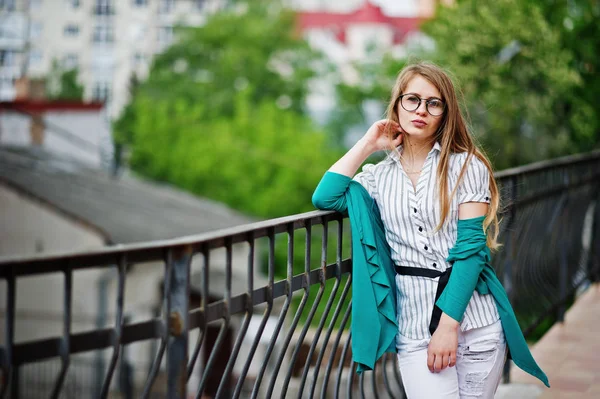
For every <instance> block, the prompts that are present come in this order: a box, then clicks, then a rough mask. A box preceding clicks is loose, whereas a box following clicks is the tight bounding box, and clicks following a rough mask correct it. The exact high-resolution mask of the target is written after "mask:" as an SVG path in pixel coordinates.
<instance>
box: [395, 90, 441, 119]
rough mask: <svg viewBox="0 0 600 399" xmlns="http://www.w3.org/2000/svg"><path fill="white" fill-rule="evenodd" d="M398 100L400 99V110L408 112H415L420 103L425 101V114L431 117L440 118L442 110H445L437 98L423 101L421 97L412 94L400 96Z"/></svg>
mask: <svg viewBox="0 0 600 399" xmlns="http://www.w3.org/2000/svg"><path fill="white" fill-rule="evenodd" d="M398 98H399V99H400V104H402V108H404V109H405V110H407V111H408V112H414V111H416V110H417V109H418V108H419V107H420V106H421V101H425V109H427V112H429V114H430V115H431V116H440V115H441V114H443V113H444V109H446V104H444V102H443V101H442V100H440V99H439V98H431V99H429V100H423V99H422V98H421V97H419V96H417V95H416V94H412V93H407V94H402V95H401V96H400V97H398Z"/></svg>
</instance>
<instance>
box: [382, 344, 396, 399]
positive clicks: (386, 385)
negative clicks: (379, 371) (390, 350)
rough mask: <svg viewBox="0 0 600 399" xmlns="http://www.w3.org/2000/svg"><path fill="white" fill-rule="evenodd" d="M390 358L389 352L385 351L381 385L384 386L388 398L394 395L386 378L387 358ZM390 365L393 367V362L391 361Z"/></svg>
mask: <svg viewBox="0 0 600 399" xmlns="http://www.w3.org/2000/svg"><path fill="white" fill-rule="evenodd" d="M389 359H390V356H389V354H387V353H385V354H384V355H383V386H384V387H385V390H386V392H387V393H388V395H389V396H390V398H393V397H394V393H393V392H392V387H391V385H390V381H389V380H388V375H387V373H388V360H389ZM392 367H395V362H394V361H392Z"/></svg>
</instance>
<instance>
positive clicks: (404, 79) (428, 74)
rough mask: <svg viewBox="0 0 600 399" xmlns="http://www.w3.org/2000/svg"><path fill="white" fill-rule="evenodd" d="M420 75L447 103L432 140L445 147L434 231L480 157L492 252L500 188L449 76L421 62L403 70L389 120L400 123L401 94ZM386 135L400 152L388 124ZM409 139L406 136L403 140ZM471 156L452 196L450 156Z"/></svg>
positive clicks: (495, 233)
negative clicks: (485, 175)
mask: <svg viewBox="0 0 600 399" xmlns="http://www.w3.org/2000/svg"><path fill="white" fill-rule="evenodd" d="M417 75H420V76H422V77H423V78H425V79H427V80H428V81H429V82H431V84H433V85H434V86H435V87H436V88H437V89H438V90H439V92H440V94H441V96H442V100H443V101H444V103H445V104H446V108H445V111H444V114H443V115H442V121H441V123H440V126H439V128H438V130H437V132H436V133H435V135H434V137H433V139H434V140H435V141H438V142H439V143H440V145H441V147H442V149H441V157H440V162H439V165H438V168H437V181H438V182H439V202H440V222H439V224H438V225H437V227H436V229H435V231H439V230H440V229H441V228H442V226H443V225H444V223H445V221H446V219H447V217H448V214H449V212H450V204H451V201H452V198H454V196H455V195H456V191H457V188H458V186H459V184H460V182H461V181H462V179H463V176H464V174H465V171H466V170H467V166H468V165H469V163H470V162H471V159H472V157H474V156H475V157H477V158H479V159H480V160H481V161H482V162H483V163H484V164H485V166H486V167H487V169H488V171H489V174H490V192H491V197H492V198H491V203H490V206H489V207H488V212H487V214H486V216H485V220H484V222H483V228H484V230H485V232H486V235H487V245H488V247H489V248H490V249H491V250H496V249H497V248H498V247H499V243H498V233H499V222H498V208H499V205H500V195H499V192H498V185H497V184H496V181H495V180H494V175H493V170H492V165H491V163H490V161H489V160H488V158H487V157H486V156H485V154H484V153H483V151H482V150H481V149H480V148H478V146H477V145H476V143H475V141H474V140H473V137H472V136H471V134H470V133H469V129H468V128H467V123H466V118H465V116H464V115H463V112H462V111H461V109H460V106H459V102H458V96H457V90H456V89H455V87H454V84H453V83H452V80H451V79H450V76H449V74H448V73H447V72H446V71H444V70H443V69H442V68H440V67H439V66H437V65H435V64H433V63H430V62H418V63H413V64H409V65H407V66H406V67H405V68H403V69H402V71H400V73H399V74H398V77H397V79H396V83H395V84H394V87H393V89H392V96H391V99H390V102H389V105H388V108H387V118H388V119H392V120H394V121H396V122H398V123H400V119H399V117H398V101H399V97H400V95H402V93H403V91H404V90H405V89H406V87H407V86H408V83H409V82H410V80H411V79H412V78H413V77H415V76H417ZM386 133H387V136H388V138H389V139H390V150H391V151H397V149H396V148H394V147H393V145H392V143H391V142H392V139H393V138H394V137H395V136H396V135H397V132H396V131H394V130H393V128H392V127H391V126H390V125H389V124H388V125H387V132H386ZM403 140H406V136H405V137H404V138H403ZM463 152H466V153H468V155H467V158H466V161H465V163H464V165H463V166H462V169H461V171H460V174H459V176H458V180H457V183H456V185H455V186H454V189H453V190H452V192H451V193H448V181H449V179H448V172H449V169H450V165H449V162H450V155H451V154H453V153H463Z"/></svg>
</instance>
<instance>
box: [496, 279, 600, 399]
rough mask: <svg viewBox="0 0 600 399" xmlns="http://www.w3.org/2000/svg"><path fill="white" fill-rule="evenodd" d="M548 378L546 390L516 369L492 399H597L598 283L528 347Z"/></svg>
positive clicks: (599, 373)
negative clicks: (562, 320) (559, 320)
mask: <svg viewBox="0 0 600 399" xmlns="http://www.w3.org/2000/svg"><path fill="white" fill-rule="evenodd" d="M531 352H532V354H533V357H534V358H535V359H536V361H537V362H538V364H539V365H540V367H541V368H542V370H544V372H546V374H547V375H548V379H549V380H550V386H551V387H550V389H548V388H546V387H545V386H544V385H543V384H542V383H541V382H539V381H538V380H537V379H535V378H534V377H531V376H530V375H529V374H526V373H525V372H523V371H521V370H520V369H518V368H517V367H514V365H513V367H512V368H511V383H510V384H507V385H500V387H499V388H498V392H497V394H496V399H498V398H500V399H508V398H511V399H512V398H515V399H556V398H561V399H562V398H565V399H571V398H573V399H574V398H577V399H592V398H593V399H598V398H600V284H594V285H591V286H590V287H589V288H588V289H587V290H586V291H584V292H583V293H582V294H581V295H580V296H579V297H578V298H577V300H576V301H575V303H574V304H573V305H572V306H571V308H570V309H569V310H568V311H567V313H566V315H565V321H564V323H557V324H555V325H554V326H553V327H552V328H551V329H550V330H549V331H548V332H547V333H546V334H545V335H544V336H543V337H542V338H541V339H540V340H539V341H538V342H537V343H535V344H534V345H533V346H532V347H531Z"/></svg>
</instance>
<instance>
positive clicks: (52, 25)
mask: <svg viewBox="0 0 600 399" xmlns="http://www.w3.org/2000/svg"><path fill="white" fill-rule="evenodd" d="M224 2H225V1H224V0H0V101H10V100H14V99H15V97H16V96H17V88H16V83H17V81H18V79H19V78H20V77H22V76H27V77H29V78H36V77H43V76H46V75H47V74H48V73H49V71H50V68H51V66H52V62H53V61H54V60H56V61H58V62H59V64H60V65H61V66H63V67H64V68H66V69H69V68H73V67H77V68H78V69H79V80H80V83H81V84H82V85H83V86H84V88H85V92H84V101H104V102H106V103H107V110H108V114H109V115H110V116H111V117H115V116H117V115H118V113H119V112H120V110H121V109H122V108H123V106H124V105H125V104H126V103H127V102H128V101H129V96H128V85H129V81H130V79H131V76H132V75H133V74H136V75H137V76H138V78H140V79H144V78H145V77H146V76H147V75H148V72H149V67H150V62H151V60H152V57H153V56H154V55H155V54H157V53H160V52H161V51H162V50H164V49H165V47H167V46H168V45H169V44H171V42H172V41H173V27H174V25H176V24H178V23H181V24H185V25H200V24H202V23H203V22H204V20H205V18H206V16H207V15H208V14H210V13H211V12H214V11H215V10H217V9H218V8H219V7H221V6H222V4H223V3H224Z"/></svg>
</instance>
